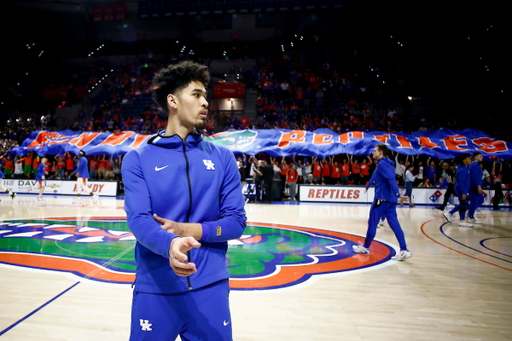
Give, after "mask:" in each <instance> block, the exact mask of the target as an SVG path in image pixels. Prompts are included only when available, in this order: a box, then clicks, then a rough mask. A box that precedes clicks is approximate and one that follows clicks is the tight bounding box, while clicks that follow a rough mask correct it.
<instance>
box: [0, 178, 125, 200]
mask: <svg viewBox="0 0 512 341" xmlns="http://www.w3.org/2000/svg"><path fill="white" fill-rule="evenodd" d="M2 184H3V187H4V188H6V189H9V190H11V191H13V192H16V193H34V194H38V193H39V190H40V189H41V188H40V187H39V182H38V181H36V180H27V179H8V180H6V179H2ZM43 184H44V185H45V188H44V193H45V194H68V195H76V194H77V193H76V180H75V181H71V180H70V181H61V180H46V181H43ZM87 186H88V187H90V188H91V189H92V191H93V192H94V193H96V194H98V195H100V196H112V197H115V196H116V195H117V181H88V182H87Z"/></svg>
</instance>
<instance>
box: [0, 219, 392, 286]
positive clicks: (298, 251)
mask: <svg viewBox="0 0 512 341" xmlns="http://www.w3.org/2000/svg"><path fill="white" fill-rule="evenodd" d="M363 241H364V237H361V236H356V235H352V234H347V233H342V232H335V231H326V230H320V229H314V228H309V227H298V226H289V225H279V224H268V223H248V226H247V228H246V230H245V234H244V235H243V236H242V237H241V238H240V239H238V240H232V241H230V242H229V248H228V253H227V260H226V262H227V266H228V269H229V272H230V274H231V279H230V285H231V288H232V289H234V290H268V289H277V288H284V287H289V286H293V285H297V284H300V283H304V282H306V281H307V280H309V279H311V278H312V277H313V276H318V275H322V274H332V273H339V272H343V271H352V270H357V269H362V268H368V267H372V266H376V265H379V264H383V263H385V262H387V261H388V260H389V259H390V258H391V257H392V256H393V255H394V254H395V250H394V249H393V248H392V247H391V246H388V245H386V244H384V243H382V242H377V241H376V242H374V243H373V244H372V246H371V251H372V252H371V254H370V255H361V254H355V253H354V252H353V251H352V245H354V244H356V243H362V242H363ZM134 247H135V237H134V236H133V234H132V233H131V232H130V231H129V229H128V227H127V224H126V218H120V217H91V218H88V219H87V220H78V219H77V218H76V217H66V218H47V219H42V220H38V219H33V220H26V219H24V220H23V221H16V220H12V221H4V222H2V223H0V263H4V264H9V265H13V266H23V267H31V268H38V269H47V270H53V271H61V272H66V273H72V274H74V275H77V276H80V277H82V278H85V279H89V280H95V281H102V282H109V283H120V284H130V283H132V282H133V281H134V279H135V270H136V265H135V259H134V252H133V249H134Z"/></svg>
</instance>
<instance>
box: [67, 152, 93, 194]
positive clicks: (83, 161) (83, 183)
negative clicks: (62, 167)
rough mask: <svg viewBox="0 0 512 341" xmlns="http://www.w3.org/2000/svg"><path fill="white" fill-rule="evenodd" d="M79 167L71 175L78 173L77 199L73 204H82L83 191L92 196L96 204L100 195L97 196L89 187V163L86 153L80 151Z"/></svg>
mask: <svg viewBox="0 0 512 341" xmlns="http://www.w3.org/2000/svg"><path fill="white" fill-rule="evenodd" d="M78 159H79V162H78V167H77V168H76V169H75V170H74V171H73V172H71V174H75V173H76V195H77V199H76V200H74V201H73V204H82V199H81V198H80V196H81V194H82V190H83V191H84V192H85V193H87V194H89V195H92V198H93V201H94V203H97V202H98V195H97V194H95V193H94V192H93V191H92V189H91V188H90V187H88V186H87V179H89V161H88V160H87V157H86V156H85V152H84V151H83V150H80V152H79V153H78Z"/></svg>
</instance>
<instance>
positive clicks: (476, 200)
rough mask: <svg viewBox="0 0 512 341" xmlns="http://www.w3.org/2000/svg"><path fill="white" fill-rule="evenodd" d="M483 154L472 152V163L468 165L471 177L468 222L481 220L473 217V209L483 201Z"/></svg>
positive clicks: (476, 222) (475, 222)
mask: <svg viewBox="0 0 512 341" xmlns="http://www.w3.org/2000/svg"><path fill="white" fill-rule="evenodd" d="M482 160H483V156H482V153H480V152H475V153H473V163H472V164H471V166H469V175H470V178H471V188H470V191H469V210H468V223H470V224H481V223H482V222H481V221H480V220H478V219H476V218H475V211H476V209H477V208H478V207H480V205H482V204H483V202H484V194H483V193H484V191H483V190H482V177H483V173H482V168H481V167H480V162H482Z"/></svg>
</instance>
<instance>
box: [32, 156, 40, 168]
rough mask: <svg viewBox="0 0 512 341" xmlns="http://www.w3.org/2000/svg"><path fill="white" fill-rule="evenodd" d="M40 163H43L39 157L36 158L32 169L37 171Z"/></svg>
mask: <svg viewBox="0 0 512 341" xmlns="http://www.w3.org/2000/svg"><path fill="white" fill-rule="evenodd" d="M40 162H41V160H40V159H39V158H38V157H36V158H35V159H34V162H33V163H32V169H37V167H39V163H40Z"/></svg>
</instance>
